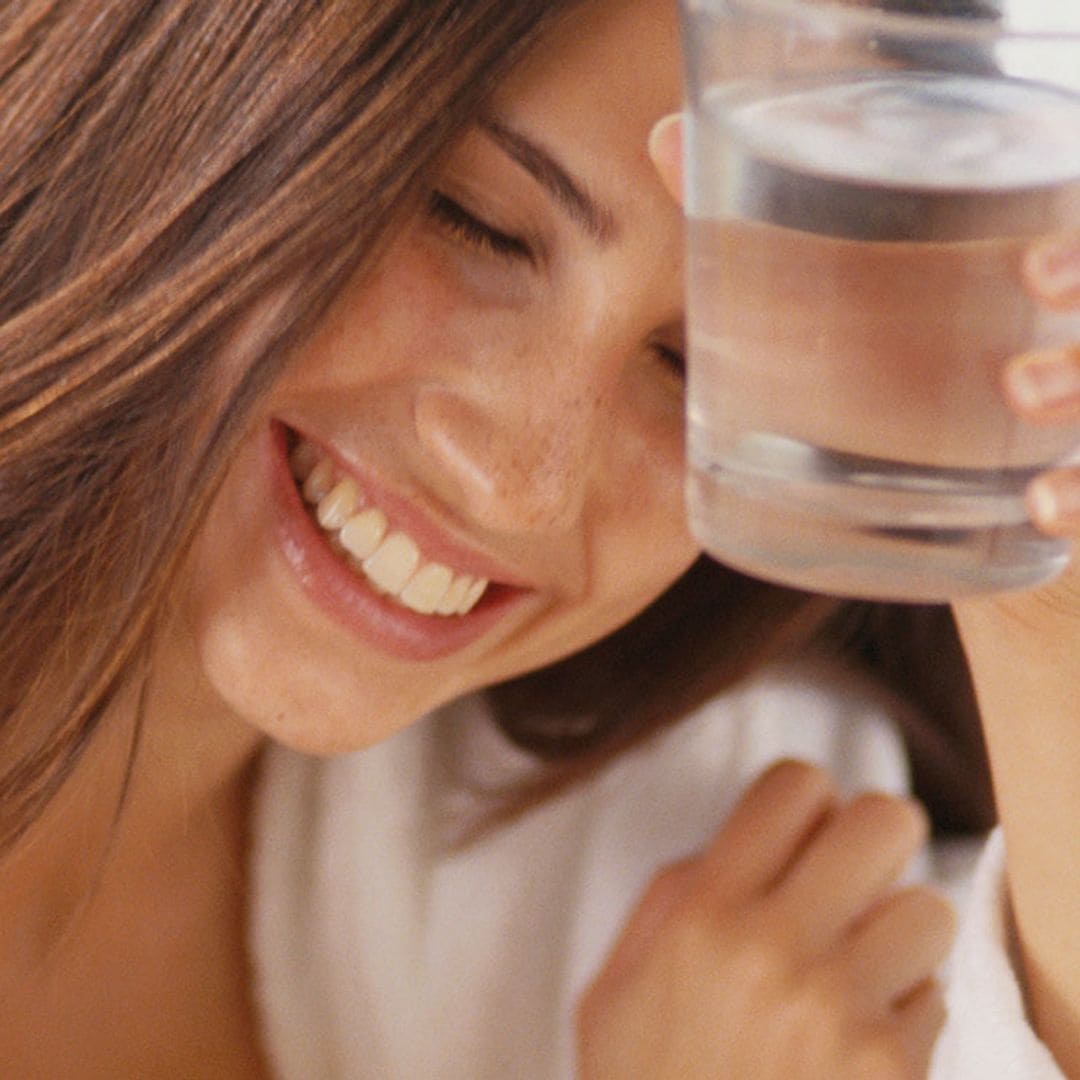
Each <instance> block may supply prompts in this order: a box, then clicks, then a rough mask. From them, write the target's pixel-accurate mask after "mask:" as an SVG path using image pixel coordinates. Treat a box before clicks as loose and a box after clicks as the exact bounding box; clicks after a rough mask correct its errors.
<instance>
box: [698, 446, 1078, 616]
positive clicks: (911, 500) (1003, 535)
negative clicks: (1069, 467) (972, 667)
mask: <svg viewBox="0 0 1080 1080" xmlns="http://www.w3.org/2000/svg"><path fill="white" fill-rule="evenodd" d="M754 439H756V440H757V442H756V443H753V444H752V446H751V451H752V452H750V453H747V454H742V455H740V457H739V458H738V459H736V460H734V461H733V460H730V459H729V460H727V461H725V462H723V463H716V462H714V463H710V464H708V465H706V466H702V465H700V464H698V465H697V466H696V467H693V468H692V469H691V472H690V476H689V480H688V488H687V498H688V509H689V513H690V525H691V529H692V531H693V533H694V535H695V537H696V538H697V540H698V541H699V543H701V545H702V547H703V548H704V549H705V550H706V551H707V552H708V553H709V554H710V555H712V556H713V557H714V558H716V559H717V560H719V561H720V562H723V563H725V564H727V565H729V566H732V567H733V568H735V569H737V570H741V571H743V572H745V573H748V574H752V575H754V576H756V577H760V578H764V579H766V580H770V581H774V582H777V583H778V584H784V585H789V586H793V587H795V588H800V589H807V590H810V591H813V592H821V593H827V594H833V595H837V596H850V597H858V598H864V599H876V600H889V601H901V602H902V601H909V602H917V603H936V602H944V601H947V600H950V599H955V598H959V597H963V596H972V595H978V594H980V593H993V592H1003V591H1011V590H1018V589H1030V588H1033V587H1034V586H1036V585H1039V584H1042V583H1044V582H1047V581H1049V580H1051V579H1052V578H1054V577H1056V576H1057V575H1058V574H1059V573H1061V571H1062V570H1064V568H1065V566H1066V565H1067V563H1068V561H1069V553H1070V545H1069V543H1068V541H1066V540H1061V539H1057V538H1053V537H1048V536H1046V535H1045V534H1044V533H1041V532H1039V531H1038V530H1037V529H1036V528H1035V527H1034V526H1033V525H1032V524H1031V523H1030V521H1029V520H1028V518H1027V516H1026V512H1025V509H1024V501H1023V491H1024V488H1025V487H1026V484H1027V481H1028V479H1029V478H1030V475H1031V474H1032V473H1033V472H1035V471H1037V470H995V471H992V472H991V471H985V472H984V471H982V470H966V469H965V470H948V469H942V470H937V469H930V468H926V467H904V466H900V465H897V464H896V463H892V462H887V463H886V462H878V461H876V460H874V459H866V458H860V457H857V456H854V455H850V454H835V453H830V452H829V451H823V450H819V449H816V448H812V447H805V446H803V445H802V444H799V443H793V442H792V441H791V440H787V439H779V438H775V437H773V436H754ZM742 448H743V449H744V450H745V449H746V445H745V443H744V444H742ZM763 450H768V451H769V452H768V453H765V454H763V453H762V451H763Z"/></svg>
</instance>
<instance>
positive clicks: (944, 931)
mask: <svg viewBox="0 0 1080 1080" xmlns="http://www.w3.org/2000/svg"><path fill="white" fill-rule="evenodd" d="M899 902H900V903H902V904H903V905H905V906H906V907H907V908H908V909H909V911H910V916H911V922H912V923H913V924H914V925H916V926H918V927H919V928H920V929H921V930H922V932H923V933H925V934H926V935H927V936H930V935H933V936H935V937H941V938H944V939H946V940H948V941H951V940H952V937H953V935H954V934H955V932H956V909H955V908H954V907H953V904H952V901H950V900H949V898H948V897H947V896H945V895H944V894H942V893H940V892H938V891H937V890H936V889H932V888H931V887H930V886H928V885H911V886H908V887H907V888H905V889H904V890H903V891H902V892H901V893H900V894H899Z"/></svg>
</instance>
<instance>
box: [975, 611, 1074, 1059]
mask: <svg viewBox="0 0 1080 1080" xmlns="http://www.w3.org/2000/svg"><path fill="white" fill-rule="evenodd" d="M956 614H957V620H958V623H959V625H960V629H961V634H962V636H963V638H964V645H965V649H966V651H967V654H968V659H969V662H970V664H971V668H972V673H973V676H974V679H975V684H976V687H977V690H978V695H979V706H980V710H981V712H982V716H983V725H984V730H985V733H986V740H987V746H988V749H989V753H990V762H991V768H992V771H993V776H994V790H995V796H996V800H997V805H998V813H999V817H1000V820H1001V824H1002V828H1003V831H1004V833H1005V841H1006V847H1007V850H1008V881H1009V894H1010V899H1011V903H1012V908H1013V913H1014V916H1015V919H1016V928H1017V935H1018V944H1019V948H1020V955H1021V962H1022V965H1023V971H1022V977H1023V980H1024V982H1025V984H1026V991H1027V1001H1028V1008H1029V1013H1030V1017H1031V1021H1032V1024H1033V1025H1034V1027H1035V1029H1036V1030H1037V1031H1038V1033H1039V1035H1040V1037H1041V1039H1042V1040H1043V1042H1044V1043H1046V1045H1047V1046H1048V1047H1049V1049H1050V1051H1051V1052H1052V1053H1053V1054H1054V1056H1055V1057H1056V1059H1057V1061H1058V1063H1059V1064H1060V1066H1061V1067H1062V1069H1063V1070H1064V1072H1065V1074H1066V1075H1067V1076H1070V1077H1080V831H1078V829H1077V827H1076V823H1077V822H1078V821H1080V665H1078V664H1077V662H1076V656H1075V645H1074V642H1075V636H1076V629H1075V625H1070V623H1075V616H1070V614H1069V613H1068V612H1067V611H1066V610H1065V609H1064V607H1063V606H1059V607H1058V608H1057V609H1056V610H1055V609H1054V608H1053V607H1052V606H1051V605H1050V604H1049V603H1048V602H1047V600H1046V599H1045V598H1044V597H1040V595H1039V594H1032V595H1029V596H1016V597H999V598H995V599H992V600H981V601H977V602H974V601H969V602H966V603H964V604H961V605H957V610H956ZM1035 627H1040V628H1042V629H1041V631H1040V632H1034V631H1033V628H1035Z"/></svg>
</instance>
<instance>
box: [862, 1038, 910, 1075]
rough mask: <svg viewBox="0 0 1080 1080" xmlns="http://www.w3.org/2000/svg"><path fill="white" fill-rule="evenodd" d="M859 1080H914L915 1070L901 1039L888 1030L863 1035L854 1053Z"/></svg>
mask: <svg viewBox="0 0 1080 1080" xmlns="http://www.w3.org/2000/svg"><path fill="white" fill-rule="evenodd" d="M852 1062H853V1065H854V1066H855V1068H854V1075H855V1076H856V1077H858V1080H912V1078H913V1072H912V1068H911V1063H910V1062H909V1061H908V1057H907V1054H906V1052H905V1051H904V1048H903V1046H902V1045H901V1043H900V1041H899V1039H897V1038H896V1036H895V1035H894V1034H893V1033H892V1032H891V1031H888V1030H885V1031H883V1030H875V1031H872V1032H870V1033H868V1034H866V1035H864V1036H863V1038H862V1039H861V1040H859V1043H858V1046H857V1047H856V1048H855V1050H854V1052H853V1054H852Z"/></svg>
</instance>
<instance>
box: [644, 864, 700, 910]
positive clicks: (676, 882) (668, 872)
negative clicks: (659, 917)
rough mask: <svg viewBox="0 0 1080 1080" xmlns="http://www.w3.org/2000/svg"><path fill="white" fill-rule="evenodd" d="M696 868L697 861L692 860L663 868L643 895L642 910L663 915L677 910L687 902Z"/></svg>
mask: <svg viewBox="0 0 1080 1080" xmlns="http://www.w3.org/2000/svg"><path fill="white" fill-rule="evenodd" d="M696 867H697V860H696V859H692V858H690V859H681V860H679V861H678V862H673V863H669V864H668V865H667V866H664V867H661V868H660V870H658V871H657V872H656V873H655V874H654V875H653V877H652V880H651V881H650V882H649V884H648V886H647V888H646V889H645V892H644V893H643V894H642V897H641V904H640V908H641V910H642V911H645V912H649V913H657V914H662V913H664V912H669V911H673V910H675V909H677V908H678V907H679V906H680V905H681V904H682V903H684V902H685V901H686V897H687V896H688V894H689V892H690V889H691V882H692V879H693V877H694V872H695V869H696Z"/></svg>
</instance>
